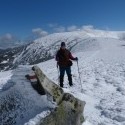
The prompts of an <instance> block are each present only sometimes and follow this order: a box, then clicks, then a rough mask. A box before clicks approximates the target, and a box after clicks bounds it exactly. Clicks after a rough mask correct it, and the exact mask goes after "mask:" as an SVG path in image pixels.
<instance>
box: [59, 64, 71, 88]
mask: <svg viewBox="0 0 125 125" xmlns="http://www.w3.org/2000/svg"><path fill="white" fill-rule="evenodd" d="M59 70H60V87H63V81H64V75H65V72H66V74H67V76H68V80H69V85H70V86H72V74H71V67H70V66H68V67H59Z"/></svg>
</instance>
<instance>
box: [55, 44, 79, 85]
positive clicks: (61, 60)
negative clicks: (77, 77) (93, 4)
mask: <svg viewBox="0 0 125 125" xmlns="http://www.w3.org/2000/svg"><path fill="white" fill-rule="evenodd" d="M71 60H76V61H78V58H77V57H75V58H74V57H73V56H72V54H71V52H70V51H69V50H68V49H66V44H65V42H62V43H61V47H60V49H59V50H58V51H57V53H56V61H57V68H58V66H59V71H60V77H59V81H60V87H63V80H64V74H65V71H66V73H67V76H68V81H69V85H70V86H72V85H73V83H72V74H71V66H72V61H71Z"/></svg>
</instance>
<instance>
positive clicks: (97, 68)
mask: <svg viewBox="0 0 125 125" xmlns="http://www.w3.org/2000/svg"><path fill="white" fill-rule="evenodd" d="M94 41H95V43H93V42H92V41H90V42H88V44H87V43H79V44H77V46H75V47H74V48H73V49H72V51H73V52H74V54H73V55H74V56H77V57H78V58H79V63H78V66H79V68H80V78H81V83H82V88H83V90H84V92H83V93H81V84H80V79H79V73H78V67H77V63H76V62H74V64H73V66H72V76H73V83H74V85H73V87H69V85H68V84H67V83H68V80H67V77H66V76H65V80H64V91H65V92H69V93H72V94H73V95H74V96H75V97H77V98H79V99H81V100H84V101H86V105H85V111H84V116H85V119H86V122H85V123H84V124H83V125H89V124H92V125H125V46H124V45H125V41H120V40H117V39H112V38H111V39H108V38H98V39H96V40H94ZM84 48H85V49H84ZM82 49H83V50H82ZM77 50H80V51H81V52H77ZM38 66H39V67H41V69H42V70H43V71H44V72H45V73H46V75H47V76H48V77H49V78H51V79H52V80H53V81H55V82H56V83H57V84H58V75H59V73H58V69H56V62H55V60H54V59H53V60H50V61H47V62H44V63H41V64H38Z"/></svg>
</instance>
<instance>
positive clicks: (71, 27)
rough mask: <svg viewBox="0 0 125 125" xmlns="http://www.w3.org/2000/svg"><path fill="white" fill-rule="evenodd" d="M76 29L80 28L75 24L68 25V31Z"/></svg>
mask: <svg viewBox="0 0 125 125" xmlns="http://www.w3.org/2000/svg"><path fill="white" fill-rule="evenodd" d="M76 30H78V28H77V26H75V25H72V26H69V27H67V31H76Z"/></svg>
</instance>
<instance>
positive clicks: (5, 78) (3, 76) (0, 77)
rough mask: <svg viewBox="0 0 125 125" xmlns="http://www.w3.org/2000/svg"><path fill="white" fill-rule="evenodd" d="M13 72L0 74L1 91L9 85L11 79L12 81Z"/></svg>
mask: <svg viewBox="0 0 125 125" xmlns="http://www.w3.org/2000/svg"><path fill="white" fill-rule="evenodd" d="M11 76H12V71H5V72H0V90H1V89H2V87H3V86H4V84H6V83H7V81H8V80H9V79H11Z"/></svg>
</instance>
